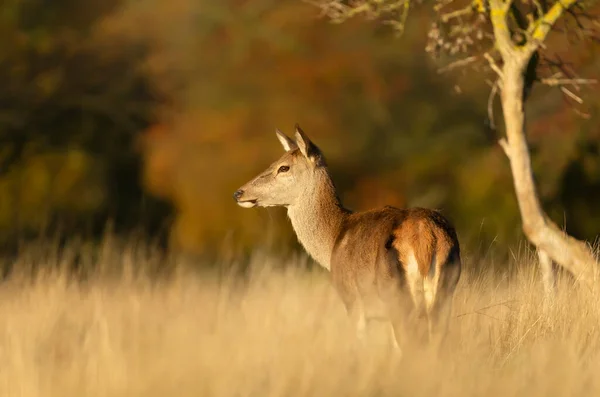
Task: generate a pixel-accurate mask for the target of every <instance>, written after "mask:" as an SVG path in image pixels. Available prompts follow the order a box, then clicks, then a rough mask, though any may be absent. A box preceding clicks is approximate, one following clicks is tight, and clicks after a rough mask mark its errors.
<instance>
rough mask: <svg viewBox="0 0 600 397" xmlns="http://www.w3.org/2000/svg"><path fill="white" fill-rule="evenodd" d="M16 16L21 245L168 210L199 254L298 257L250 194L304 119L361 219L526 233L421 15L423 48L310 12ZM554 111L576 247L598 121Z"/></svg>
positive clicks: (21, 5) (72, 10) (550, 127)
mask: <svg viewBox="0 0 600 397" xmlns="http://www.w3.org/2000/svg"><path fill="white" fill-rule="evenodd" d="M0 18H1V19H0V40H1V43H0V44H2V45H1V46H0V76H2V78H3V80H2V81H5V82H6V87H5V89H4V90H3V91H2V92H0V102H1V103H2V107H1V108H0V137H1V139H2V141H3V143H4V144H3V145H2V150H1V151H0V156H2V176H1V177H0V186H1V187H2V192H3V193H4V194H2V195H1V196H0V231H2V232H3V233H4V236H5V237H6V236H9V235H10V234H9V233H12V232H13V229H14V227H15V226H16V225H18V227H19V228H24V229H27V228H29V229H32V230H35V228H36V227H40V226H41V225H43V224H46V223H48V222H50V223H52V222H53V220H54V221H56V220H59V219H60V220H65V219H66V220H67V221H68V222H69V223H70V224H72V225H73V226H72V227H73V230H76V229H77V228H80V227H83V226H84V225H87V224H88V223H89V222H92V223H93V224H94V225H101V224H102V223H103V222H104V221H106V220H107V219H108V218H109V216H113V217H115V219H118V220H119V222H117V223H118V224H119V225H121V227H122V228H123V229H127V228H133V227H135V226H137V225H138V224H139V223H140V222H142V227H144V228H150V229H152V228H156V227H157V225H159V224H160V221H161V220H164V219H165V217H166V216H167V215H168V207H166V206H165V205H164V204H162V203H163V201H166V202H169V203H172V204H173V206H174V207H175V209H176V214H177V216H176V219H175V223H174V225H173V228H172V242H173V243H174V244H176V245H177V246H179V247H183V248H184V249H186V250H190V251H197V252H207V251H211V252H215V251H217V252H219V251H221V250H227V251H231V250H232V249H234V248H236V249H237V248H250V247H252V246H255V245H256V244H258V243H262V244H264V243H270V244H276V245H277V246H289V244H288V243H292V242H294V241H295V238H294V236H293V234H292V230H291V227H290V226H289V224H288V222H287V219H286V217H285V213H284V211H283V210H281V209H268V210H262V209H261V210H244V209H242V208H239V207H237V206H236V205H235V203H234V201H233V199H232V197H231V196H232V193H233V192H234V191H235V189H236V188H238V187H239V186H240V185H241V184H243V183H244V182H246V181H247V180H248V179H249V178H251V177H253V176H254V175H255V174H256V173H258V172H259V171H261V170H262V169H264V168H266V166H267V165H268V164H269V163H270V162H271V161H274V160H275V159H276V158H277V157H278V156H279V155H281V153H282V149H281V147H280V145H279V143H278V142H277V141H276V139H275V135H274V131H275V128H276V127H278V128H281V129H282V130H283V131H287V132H290V131H291V128H292V127H293V125H294V123H295V122H299V123H300V124H301V125H302V126H303V128H304V129H305V130H306V131H307V133H308V134H309V135H310V136H311V138H313V140H314V141H315V142H316V143H317V144H318V145H319V146H321V148H322V149H323V150H324V152H325V154H326V156H327V157H328V159H329V163H330V166H331V168H332V172H333V174H334V178H335V181H336V184H337V185H338V188H339V189H340V193H341V196H342V199H343V200H344V201H345V203H346V204H347V205H348V206H349V207H351V208H354V209H366V208H371V207H375V206H379V205H383V204H392V205H397V206H414V205H422V206H430V207H436V208H439V209H441V210H442V211H443V212H444V213H446V214H448V215H449V216H450V217H451V218H452V219H453V220H454V221H455V222H456V223H457V226H458V228H459V232H460V233H461V238H463V241H465V244H469V243H477V244H482V246H484V247H486V248H487V247H488V245H489V244H490V242H492V241H496V242H500V243H510V242H513V241H515V239H517V238H519V236H520V234H519V233H520V227H519V217H518V211H517V208H516V203H515V200H514V195H513V189H512V180H511V177H510V174H509V170H508V166H507V164H506V161H505V159H504V155H503V154H502V153H501V151H500V149H499V148H498V147H497V145H496V144H495V141H496V137H495V136H494V134H493V133H492V132H490V131H489V129H488V127H487V125H486V122H485V120H486V114H487V110H486V100H487V96H486V92H487V88H486V87H478V86H477V84H475V83H472V84H467V86H466V88H465V91H464V92H463V94H462V95H459V94H457V93H456V92H455V91H454V90H453V86H454V83H452V81H451V80H449V79H447V78H446V77H445V76H440V75H439V74H438V73H437V72H436V69H435V65H433V64H432V63H431V62H430V61H428V60H427V59H426V56H425V53H424V51H423V48H424V42H425V39H426V37H425V34H424V29H423V27H422V26H421V25H420V24H419V19H418V18H413V20H412V21H411V23H412V25H410V24H409V25H408V26H407V30H406V31H405V36H404V38H403V40H405V41H406V42H408V43H410V45H406V43H404V44H403V45H399V44H398V41H397V40H395V38H394V37H393V35H391V34H390V32H389V31H388V30H387V29H386V28H385V27H381V28H377V29H373V26H372V25H368V24H365V23H362V21H359V20H356V21H349V22H347V23H345V24H342V25H332V24H329V23H328V22H327V21H325V20H323V19H319V18H317V16H316V15H315V10H314V9H313V8H311V7H310V6H309V5H307V4H304V3H303V2H301V1H298V0H253V1H248V0H221V1H218V2H215V1H211V0H193V1H192V0H171V1H169V2H163V1H158V0H142V1H127V0H110V1H99V0H94V1H87V2H85V6H83V5H82V2H77V1H75V0H55V1H52V2H47V1H42V0H29V1H26V0H5V2H4V3H3V5H2V6H0ZM583 62H587V63H589V64H590V65H593V64H594V62H595V65H596V66H598V57H597V56H596V55H590V58H589V59H587V60H584V61H583ZM590 70H593V68H591V69H590ZM595 70H600V68H596V69H595ZM467 77H468V76H467ZM158 93H160V95H159V94H158ZM542 101H545V102H546V104H545V106H543V107H542V106H541V105H540V110H536V111H534V112H533V114H534V115H535V119H534V120H531V122H532V123H533V124H535V125H534V126H533V129H532V130H533V131H536V132H535V133H534V134H532V135H533V137H534V142H533V144H534V145H535V150H537V151H538V152H539V153H540V156H537V157H536V158H537V159H538V160H537V161H538V162H537V163H536V167H538V168H539V169H540V172H539V174H538V175H541V177H542V178H543V181H541V186H542V194H543V196H544V198H545V200H547V201H548V202H549V208H552V211H553V212H552V214H553V216H558V217H559V220H560V219H562V217H563V213H562V211H563V210H564V211H565V213H567V214H569V215H568V220H569V221H568V222H567V228H572V230H571V233H573V234H575V235H578V233H580V234H581V235H582V236H584V237H586V238H590V237H592V238H593V236H594V235H595V234H597V233H598V229H597V226H596V225H598V221H600V212H599V211H593V206H594V203H597V202H599V201H600V196H599V189H598V183H599V182H598V180H599V179H598V178H600V175H599V173H598V169H599V164H600V162H599V159H598V156H597V154H596V155H595V154H594V153H596V152H594V150H597V143H596V144H594V141H591V140H590V139H591V138H590V137H593V136H595V137H596V141H597V138H598V134H599V130H598V125H600V124H599V123H598V121H599V120H598V118H599V116H598V107H595V108H593V110H592V113H591V116H590V117H589V119H587V120H583V119H580V118H576V117H575V116H573V115H572V114H570V113H569V114H568V116H566V114H567V113H565V112H563V108H564V106H563V105H562V104H561V102H560V95H558V94H552V93H543V95H542V94H540V100H539V101H538V102H539V103H541V102H542ZM534 102H535V101H534ZM538 102H535V103H538ZM559 120H560V122H559ZM582 120H583V121H582ZM594 134H595V135H594ZM138 135H140V136H143V139H142V140H141V142H140V143H141V146H140V148H141V150H142V153H143V162H141V160H140V155H139V153H138V152H137V151H136V150H135V148H136V142H137V137H138ZM594 145H595V146H594ZM594 148H595V149H594ZM142 166H143V168H142ZM140 183H142V184H143V186H144V189H145V190H144V189H142V188H141V187H140ZM149 194H151V195H152V197H156V198H151V197H150V196H149ZM582 203H585V204H582ZM90 219H91V220H92V221H90ZM44 222H45V223H44ZM144 222H145V223H144ZM95 227H98V226H95Z"/></svg>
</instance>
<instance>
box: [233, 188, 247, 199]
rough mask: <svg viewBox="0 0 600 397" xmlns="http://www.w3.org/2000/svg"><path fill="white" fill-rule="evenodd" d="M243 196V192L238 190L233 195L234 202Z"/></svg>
mask: <svg viewBox="0 0 600 397" xmlns="http://www.w3.org/2000/svg"><path fill="white" fill-rule="evenodd" d="M243 194H244V191H243V190H242V189H239V190H237V191H236V192H235V193H233V198H234V199H235V201H238V200H239V199H240V197H242V195H243Z"/></svg>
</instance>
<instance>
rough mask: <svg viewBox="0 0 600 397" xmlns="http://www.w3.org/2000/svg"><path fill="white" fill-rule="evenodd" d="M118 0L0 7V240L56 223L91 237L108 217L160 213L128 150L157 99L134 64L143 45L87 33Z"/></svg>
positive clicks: (123, 219)
mask: <svg viewBox="0 0 600 397" xmlns="http://www.w3.org/2000/svg"><path fill="white" fill-rule="evenodd" d="M118 5H119V2H118V1H117V0H109V1H99V0H98V1H86V2H80V1H76V0H56V1H51V2H48V1H43V0H6V1H4V2H2V5H1V6H0V80H1V81H2V82H3V83H4V84H3V89H2V90H1V91H0V142H1V143H2V145H1V149H0V188H1V191H2V193H3V194H2V195H0V239H1V240H2V241H3V242H4V243H9V242H11V241H14V240H15V239H18V238H21V237H24V236H27V235H30V234H32V233H38V232H39V231H40V230H41V229H48V228H56V227H59V226H60V227H61V228H62V229H63V231H64V232H67V233H73V232H84V233H92V235H94V234H97V233H99V232H100V231H101V230H102V228H103V227H104V226H105V224H106V222H107V220H108V219H109V218H111V219H112V220H113V221H114V224H115V227H117V229H130V228H132V227H137V226H139V225H140V224H144V222H146V223H145V225H144V226H145V227H147V228H157V227H158V226H159V222H160V221H161V219H160V218H164V215H162V214H164V213H165V212H166V211H167V210H168V208H167V207H166V206H165V204H160V203H158V202H157V201H156V199H153V198H146V196H147V195H146V194H145V193H144V192H143V189H142V188H141V184H140V178H139V174H140V172H141V162H140V156H139V154H136V153H135V151H134V143H135V139H136V135H138V134H139V133H140V132H141V131H142V130H143V129H144V128H146V127H147V126H148V125H149V124H150V123H151V122H153V119H154V118H155V113H156V109H157V107H158V105H159V104H160V102H161V101H160V99H159V98H158V97H157V96H156V94H155V93H154V90H153V88H152V82H151V81H150V80H149V79H148V78H147V77H146V76H145V75H144V73H143V71H142V70H141V68H140V64H141V61H142V60H143V59H145V50H144V48H143V47H140V46H121V47H114V46H110V45H109V43H106V42H104V41H102V40H98V39H97V38H95V28H96V26H97V23H98V22H99V21H101V20H102V19H103V18H104V17H105V16H106V15H108V14H109V13H111V12H113V11H114V10H115V7H117V6H118ZM144 205H146V208H143V206H144ZM148 206H149V207H151V208H147V207H148ZM159 213H160V214H161V215H160V216H158V217H157V215H158V214H159ZM147 214H149V216H148V215H147Z"/></svg>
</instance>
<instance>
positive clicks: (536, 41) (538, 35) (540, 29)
mask: <svg viewBox="0 0 600 397" xmlns="http://www.w3.org/2000/svg"><path fill="white" fill-rule="evenodd" d="M576 2H577V0H558V1H557V2H556V3H554V5H553V6H552V7H551V8H550V10H548V12H547V13H546V14H544V15H543V16H541V17H540V18H538V19H537V20H536V21H535V22H534V23H533V25H531V26H530V27H529V29H528V30H529V32H530V34H531V41H530V42H529V43H528V44H527V46H526V47H525V50H526V52H527V53H529V54H533V52H535V51H536V50H537V49H538V48H539V47H540V44H541V43H543V42H544V41H545V40H546V37H547V36H548V34H549V33H550V30H552V27H553V26H554V24H555V23H556V21H557V20H558V19H559V18H560V17H561V16H562V14H563V12H564V11H565V10H567V9H568V8H569V7H571V6H572V5H573V4H575V3H576Z"/></svg>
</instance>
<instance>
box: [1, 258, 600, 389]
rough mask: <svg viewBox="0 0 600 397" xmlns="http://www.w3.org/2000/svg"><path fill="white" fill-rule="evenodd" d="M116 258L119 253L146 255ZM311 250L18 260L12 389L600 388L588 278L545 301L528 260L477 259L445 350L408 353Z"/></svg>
mask: <svg viewBox="0 0 600 397" xmlns="http://www.w3.org/2000/svg"><path fill="white" fill-rule="evenodd" d="M104 258H109V259H110V260H111V261H115V263H112V264H111V266H107V264H104V267H105V268H108V267H110V268H111V269H116V268H118V267H119V266H131V265H132V263H129V262H136V268H143V267H144V265H145V261H148V260H149V257H143V255H142V256H140V255H138V254H136V253H130V254H127V255H125V254H124V253H123V252H118V251H115V252H112V253H111V255H106V256H104ZM23 260H24V259H23ZM23 260H22V261H23ZM53 260H54V259H52V258H48V259H47V261H48V262H49V263H52V261H53ZM106 260H108V259H106ZM121 262H123V263H121ZM125 262H127V263H125ZM128 263H129V264H128ZM299 265H300V264H299V263H297V262H291V263H288V264H287V266H283V267H282V266H279V264H278V263H276V262H275V260H274V259H273V258H269V257H265V256H264V255H260V256H256V257H255V258H253V259H252V263H251V266H250V269H249V273H248V275H247V277H245V278H243V279H237V278H236V277H235V276H230V277H228V278H223V277H218V276H217V275H213V274H212V273H210V272H190V271H188V270H185V269H183V268H181V269H178V270H177V271H176V272H174V273H173V274H172V275H171V276H170V277H169V278H168V279H167V278H165V279H159V280H153V279H152V278H150V277H148V276H145V275H144V273H143V272H138V273H136V275H133V276H130V277H128V278H125V277H114V274H115V273H111V274H112V275H113V276H111V277H108V278H107V277H104V276H90V278H89V279H88V281H87V282H86V283H85V284H83V283H81V284H80V283H75V282H73V281H72V280H70V279H69V278H68V277H67V274H66V273H65V271H64V270H59V271H53V272H46V273H44V274H43V275H40V276H39V277H35V279H34V280H31V279H29V280H28V279H26V278H19V277H16V276H14V277H13V278H12V279H10V280H8V281H6V282H5V283H4V284H3V285H2V286H0V355H1V357H2V370H0V395H2V396H6V397H12V396H23V397H33V396H36V397H37V396H60V397H70V396H144V397H154V396H157V397H158V396H171V395H177V396H198V395H202V396H266V397H269V396H290V397H295V396H338V395H339V396H375V395H377V396H398V395H410V396H436V397H441V396H442V397H443V396H461V397H465V396H481V395H486V396H503V397H504V396H517V395H519V396H522V395H527V396H546V395H548V394H551V395H553V396H561V395H564V396H576V395H586V396H587V395H596V394H598V393H600V378H598V377H597V376H596V374H597V372H598V370H600V350H599V347H600V343H599V341H598V334H597V330H598V326H597V324H598V323H600V303H599V302H600V300H599V299H597V297H596V296H594V295H593V294H592V293H590V292H589V291H584V290H568V286H567V285H561V286H560V288H559V290H561V291H567V293H565V294H562V295H561V294H559V295H558V296H557V298H556V304H555V305H553V306H552V309H551V310H547V311H544V310H543V305H542V300H543V296H542V289H541V288H540V286H539V285H538V284H539V282H538V281H537V279H536V277H533V275H532V273H531V272H530V271H528V270H523V271H519V272H518V274H510V275H508V277H501V278H500V279H498V278H496V277H494V276H492V275H488V276H483V277H482V276H481V275H477V276H476V277H475V276H472V275H471V274H470V273H469V272H468V271H467V272H465V274H464V275H463V278H462V282H461V284H460V288H459V289H458V291H457V295H456V297H455V300H454V313H462V314H459V315H458V316H456V317H459V318H460V319H459V320H457V321H453V322H452V328H451V334H450V335H449V337H448V339H447V342H446V346H445V350H444V351H443V352H441V354H440V355H439V356H437V355H433V354H430V352H427V351H419V350H417V349H414V351H410V350H407V351H406V352H405V354H404V355H403V356H402V357H401V358H400V357H398V356H396V355H395V354H394V352H393V351H392V350H391V349H390V348H389V345H388V344H386V341H387V339H386V338H387V334H386V332H385V330H384V329H382V327H377V325H376V324H375V325H374V326H373V328H372V329H371V330H370V332H369V335H368V338H367V340H366V342H365V343H360V342H358V341H357V340H356V338H355V335H354V333H353V329H352V327H350V324H349V322H348V318H347V316H346V313H345V311H344V309H343V306H342V305H341V303H340V300H339V298H338V296H337V295H336V293H335V292H334V290H333V288H332V286H331V285H330V282H329V278H328V275H327V273H325V272H321V271H310V270H307V269H305V268H304V267H303V266H299ZM153 266H154V265H153ZM523 269H535V266H534V264H533V263H531V264H530V266H527V264H526V263H523ZM125 273H127V272H124V274H125ZM507 279H509V280H510V282H507V281H506V280H507ZM499 280H500V281H499ZM472 313H475V314H478V315H476V316H470V315H468V314H472ZM548 329H551V330H552V332H548V331H547V330H548ZM582 385H585V390H584V389H583V386H582Z"/></svg>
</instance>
